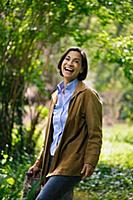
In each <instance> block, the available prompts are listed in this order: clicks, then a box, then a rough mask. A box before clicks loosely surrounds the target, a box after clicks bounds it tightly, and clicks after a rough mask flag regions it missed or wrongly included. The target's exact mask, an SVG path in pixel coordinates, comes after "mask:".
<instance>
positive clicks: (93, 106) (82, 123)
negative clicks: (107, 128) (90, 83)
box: [29, 48, 102, 200]
mask: <svg viewBox="0 0 133 200" xmlns="http://www.w3.org/2000/svg"><path fill="white" fill-rule="evenodd" d="M58 69H59V71H60V74H61V76H62V77H63V81H62V82H61V83H59V84H58V86H57V90H56V91H55V92H54V93H53V94H52V101H51V106H50V112H49V117H48V124H47V128H46V137H45V141H44V146H43V148H42V151H41V153H40V155H39V157H38V159H37V160H36V162H35V164H34V165H33V166H32V167H31V168H30V169H29V172H31V173H35V172H37V171H38V170H39V169H40V168H42V175H43V181H44V183H45V184H44V186H43V188H42V190H41V192H40V193H39V195H38V196H37V198H36V200H59V199H61V198H63V197H64V195H65V194H66V193H69V192H70V191H72V190H73V187H74V186H75V184H77V183H78V182H79V181H80V180H81V179H84V178H86V177H88V176H91V175H92V173H93V171H94V169H95V167H96V164H97V162H98V159H99V154H100V149H101V144H102V106H101V102H100V99H99V96H98V95H97V93H96V92H95V91H94V90H93V89H91V88H88V87H87V86H86V85H85V84H84V83H83V82H82V80H84V79H85V78H86V76H87V71H88V66H87V58H86V54H85V53H84V52H83V51H82V50H81V49H80V48H70V49H68V50H67V51H66V52H65V53H64V54H63V56H62V57H61V59H60V61H59V64H58Z"/></svg>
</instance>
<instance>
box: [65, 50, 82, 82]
mask: <svg viewBox="0 0 133 200" xmlns="http://www.w3.org/2000/svg"><path fill="white" fill-rule="evenodd" d="M81 64H82V58H81V55H80V53H79V52H78V51H70V52H69V53H68V54H67V55H66V57H65V58H64V60H63V62H62V65H61V71H62V74H63V77H64V81H65V82H66V83H68V82H70V81H72V80H74V79H76V78H77V77H78V75H79V73H82V72H83V70H82V66H81Z"/></svg>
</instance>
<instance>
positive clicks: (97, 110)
mask: <svg viewBox="0 0 133 200" xmlns="http://www.w3.org/2000/svg"><path fill="white" fill-rule="evenodd" d="M85 115H86V124H87V129H88V138H87V146H86V150H85V156H84V163H88V164H90V165H92V166H93V167H95V166H96V164H97V162H98V159H99V155H100V150H101V145H102V103H101V101H100V98H99V96H98V94H97V93H96V92H95V91H93V90H90V91H89V90H88V91H87V92H86V95H85Z"/></svg>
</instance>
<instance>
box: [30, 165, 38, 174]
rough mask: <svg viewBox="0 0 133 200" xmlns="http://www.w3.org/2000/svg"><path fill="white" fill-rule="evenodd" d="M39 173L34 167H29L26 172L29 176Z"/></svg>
mask: <svg viewBox="0 0 133 200" xmlns="http://www.w3.org/2000/svg"><path fill="white" fill-rule="evenodd" d="M38 171H39V167H37V166H36V165H33V166H31V167H30V168H29V170H28V172H27V174H29V175H31V176H32V175H34V174H35V173H36V172H38Z"/></svg>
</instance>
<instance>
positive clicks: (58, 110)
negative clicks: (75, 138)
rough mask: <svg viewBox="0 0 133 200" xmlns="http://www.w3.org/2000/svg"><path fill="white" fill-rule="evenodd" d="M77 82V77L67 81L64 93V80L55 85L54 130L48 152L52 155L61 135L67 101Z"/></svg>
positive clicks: (65, 117) (66, 114)
mask: <svg viewBox="0 0 133 200" xmlns="http://www.w3.org/2000/svg"><path fill="white" fill-rule="evenodd" d="M77 83H78V80H77V79H75V80H73V81H71V82H70V83H68V84H67V86H66V89H65V93H64V94H63V90H64V82H61V83H59V84H58V85H57V91H58V100H57V103H56V105H55V107H54V111H53V131H54V132H53V141H52V144H51V147H50V154H51V155H52V156H53V155H54V153H55V150H56V147H57V145H58V144H59V142H60V139H61V136H62V134H63V131H64V127H65V124H66V120H67V116H68V107H69V103H70V100H71V97H72V95H73V92H74V91H75V89H76V86H77Z"/></svg>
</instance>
